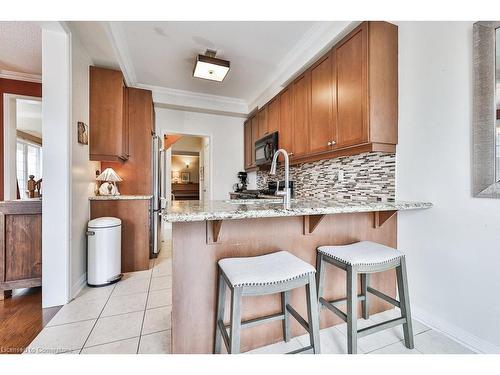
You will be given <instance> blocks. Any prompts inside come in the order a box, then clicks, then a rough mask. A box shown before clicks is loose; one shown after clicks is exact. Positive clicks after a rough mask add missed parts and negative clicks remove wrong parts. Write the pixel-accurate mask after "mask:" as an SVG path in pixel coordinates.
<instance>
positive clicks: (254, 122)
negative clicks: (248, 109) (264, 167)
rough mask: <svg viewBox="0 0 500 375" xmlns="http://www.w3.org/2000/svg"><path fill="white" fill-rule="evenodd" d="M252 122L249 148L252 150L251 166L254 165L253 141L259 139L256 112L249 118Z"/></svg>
mask: <svg viewBox="0 0 500 375" xmlns="http://www.w3.org/2000/svg"><path fill="white" fill-rule="evenodd" d="M251 123H252V138H251V150H252V157H251V160H252V167H255V141H256V140H257V139H259V116H258V113H256V114H255V115H253V117H252V119H251Z"/></svg>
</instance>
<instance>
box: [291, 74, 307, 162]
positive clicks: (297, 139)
mask: <svg viewBox="0 0 500 375" xmlns="http://www.w3.org/2000/svg"><path fill="white" fill-rule="evenodd" d="M292 92H293V152H294V156H295V157H299V156H303V155H305V154H307V152H309V148H310V147H309V119H310V108H311V107H310V106H311V100H310V99H311V72H310V71H307V72H305V73H304V74H303V75H301V76H300V77H299V78H297V79H296V80H295V81H294V82H293V91H292Z"/></svg>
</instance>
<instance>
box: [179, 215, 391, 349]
mask: <svg viewBox="0 0 500 375" xmlns="http://www.w3.org/2000/svg"><path fill="white" fill-rule="evenodd" d="M208 227H209V226H207V223H206V222H205V221H199V222H176V223H173V224H172V229H173V267H172V268H173V301H172V302H173V303H172V349H173V353H212V350H213V340H214V332H215V311H216V291H217V281H216V278H217V261H218V260H219V259H222V258H227V257H243V256H255V255H263V254H266V253H271V252H275V251H277V250H287V251H289V252H291V253H292V254H294V255H296V256H298V257H300V258H301V259H303V260H305V261H307V262H309V263H311V264H312V265H316V248H317V247H318V246H321V245H341V244H349V243H353V242H356V241H361V240H371V241H375V242H379V243H382V244H384V245H387V246H391V247H397V237H396V236H397V235H396V233H397V232H396V228H397V214H396V215H393V216H390V217H389V218H388V219H387V221H385V222H384V223H383V225H381V226H379V227H377V228H375V226H374V216H373V212H366V213H350V214H337V215H326V216H325V217H324V218H323V219H322V220H321V222H318V223H317V226H316V227H315V229H314V231H313V232H312V233H310V234H307V235H304V219H303V217H302V216H296V217H280V218H256V219H240V220H223V221H222V225H221V226H220V228H219V232H218V242H216V243H215V242H213V241H208V242H207V228H208ZM370 285H371V286H373V287H374V288H376V289H379V290H381V291H383V292H384V293H386V294H388V295H389V296H392V297H395V296H396V277H395V272H394V270H391V271H386V272H383V273H380V274H373V275H372V277H371V282H370ZM345 291H346V280H345V272H344V271H342V270H340V269H334V268H333V267H327V272H326V275H325V288H324V292H325V298H327V299H334V298H335V299H336V298H341V297H345ZM370 297H371V298H370V313H371V314H374V313H377V312H381V311H384V310H387V309H389V308H392V305H389V304H388V303H386V302H384V301H382V300H380V299H378V298H376V297H374V296H370ZM229 301H230V298H229V297H228V298H226V303H227V305H226V323H228V318H229V311H230V308H229ZM305 301H306V299H305V288H300V289H296V290H294V291H292V298H291V304H292V306H293V307H294V308H295V309H296V310H297V311H298V312H299V313H300V314H303V316H304V317H306V316H307V313H306V303H305ZM280 310H281V304H280V298H279V294H276V295H270V296H263V297H246V298H243V306H242V319H243V320H247V319H252V318H256V317H259V316H264V315H267V314H272V313H277V312H280ZM358 311H359V312H361V308H359V309H358ZM340 323H342V321H341V320H340V319H339V318H338V317H336V316H335V315H334V314H332V313H331V312H328V311H325V310H323V311H322V313H321V328H325V327H329V326H332V325H336V324H340ZM291 327H292V336H298V335H302V334H305V333H306V332H305V331H304V329H303V328H302V327H301V326H300V325H299V324H298V323H297V322H296V321H295V320H294V319H291ZM282 332H283V331H282V323H281V321H275V322H272V323H267V324H262V325H260V326H255V327H252V328H247V329H243V330H242V335H241V351H242V352H244V351H248V350H251V349H254V348H257V347H261V346H264V345H269V344H272V343H276V342H279V341H282V340H283V336H282V334H283V333H282ZM223 350H225V349H223Z"/></svg>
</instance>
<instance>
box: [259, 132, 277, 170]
mask: <svg viewBox="0 0 500 375" xmlns="http://www.w3.org/2000/svg"><path fill="white" fill-rule="evenodd" d="M277 150H278V132H274V133H271V134H268V135H266V136H265V137H263V138H261V139H259V140H257V141H255V164H256V165H265V164H271V162H272V160H273V156H274V153H275V152H276V151H277Z"/></svg>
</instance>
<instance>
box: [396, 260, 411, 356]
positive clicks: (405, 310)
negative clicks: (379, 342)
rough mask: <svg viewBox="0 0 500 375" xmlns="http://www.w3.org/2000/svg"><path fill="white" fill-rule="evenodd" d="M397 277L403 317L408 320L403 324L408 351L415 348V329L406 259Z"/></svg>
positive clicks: (398, 269) (399, 267) (397, 270)
mask: <svg viewBox="0 0 500 375" xmlns="http://www.w3.org/2000/svg"><path fill="white" fill-rule="evenodd" d="M396 277H397V280H398V292H399V301H400V308H401V315H402V316H403V317H405V318H406V323H404V324H403V334H404V337H405V346H406V347H407V348H408V349H413V348H414V343H413V327H412V321H411V311H410V296H409V293H408V276H407V274H406V262H405V258H404V257H402V258H401V264H400V265H399V266H398V267H396Z"/></svg>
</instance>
